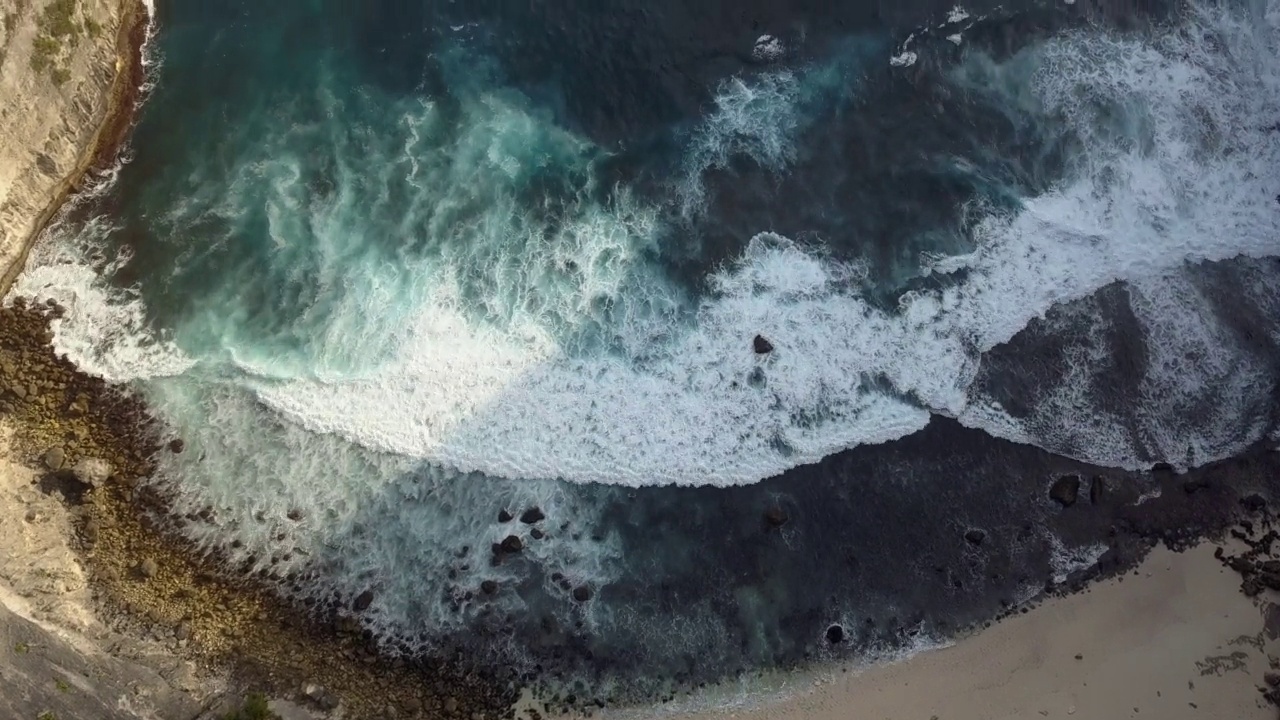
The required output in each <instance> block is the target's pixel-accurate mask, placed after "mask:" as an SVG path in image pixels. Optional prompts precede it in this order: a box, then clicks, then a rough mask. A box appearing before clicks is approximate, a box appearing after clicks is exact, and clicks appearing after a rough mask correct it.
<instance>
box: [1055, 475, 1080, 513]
mask: <svg viewBox="0 0 1280 720" xmlns="http://www.w3.org/2000/svg"><path fill="white" fill-rule="evenodd" d="M1079 495H1080V476H1079V475H1064V476H1062V477H1060V478H1058V479H1057V480H1055V481H1054V482H1053V485H1051V486H1050V487H1049V497H1050V498H1051V499H1052V500H1053V501H1054V502H1056V503H1058V504H1059V505H1061V506H1062V507H1071V506H1072V505H1075V504H1076V498H1077V497H1079Z"/></svg>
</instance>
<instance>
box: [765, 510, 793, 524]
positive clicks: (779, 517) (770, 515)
mask: <svg viewBox="0 0 1280 720" xmlns="http://www.w3.org/2000/svg"><path fill="white" fill-rule="evenodd" d="M787 520H788V518H787V513H786V511H785V510H783V509H782V508H780V507H778V506H777V505H774V506H773V507H771V508H769V509H768V510H765V511H764V522H765V524H766V525H768V526H769V527H771V528H779V527H782V526H783V525H786V524H787Z"/></svg>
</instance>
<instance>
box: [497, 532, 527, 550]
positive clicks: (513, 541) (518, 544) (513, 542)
mask: <svg viewBox="0 0 1280 720" xmlns="http://www.w3.org/2000/svg"><path fill="white" fill-rule="evenodd" d="M498 547H499V548H501V549H502V551H503V552H509V553H518V552H520V551H521V550H523V549H524V541H523V540H521V539H520V537H519V536H518V535H508V536H506V537H505V538H503V540H502V543H501V544H500V545H499V546H498Z"/></svg>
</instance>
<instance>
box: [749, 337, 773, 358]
mask: <svg viewBox="0 0 1280 720" xmlns="http://www.w3.org/2000/svg"><path fill="white" fill-rule="evenodd" d="M751 349H752V350H755V351H756V354H757V355H765V354H768V353H771V352H773V343H771V342H769V341H768V340H765V339H764V336H763V335H757V336H756V337H755V339H754V340H752V341H751Z"/></svg>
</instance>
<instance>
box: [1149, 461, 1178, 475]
mask: <svg viewBox="0 0 1280 720" xmlns="http://www.w3.org/2000/svg"><path fill="white" fill-rule="evenodd" d="M1151 474H1153V475H1172V474H1173V466H1172V465H1170V464H1169V463H1167V462H1158V463H1156V464H1155V465H1152V466H1151Z"/></svg>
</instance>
